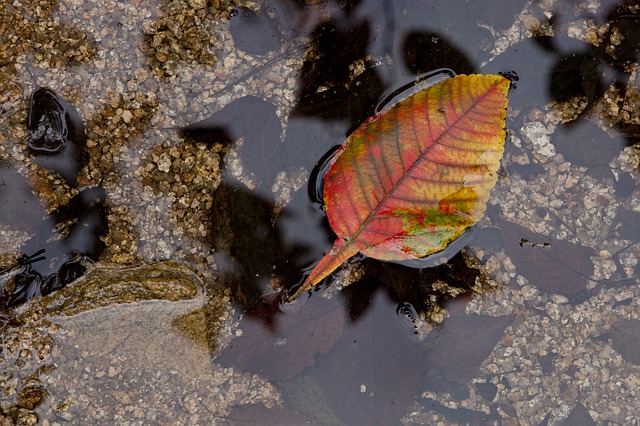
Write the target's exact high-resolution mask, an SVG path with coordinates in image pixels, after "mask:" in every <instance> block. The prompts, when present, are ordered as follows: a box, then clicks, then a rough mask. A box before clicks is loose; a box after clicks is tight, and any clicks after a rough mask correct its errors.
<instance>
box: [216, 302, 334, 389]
mask: <svg viewBox="0 0 640 426" xmlns="http://www.w3.org/2000/svg"><path fill="white" fill-rule="evenodd" d="M279 297H280V296H279V295H276V297H275V298H273V297H271V298H269V297H265V298H263V299H261V300H260V301H258V302H257V303H256V304H255V306H254V307H253V308H252V309H251V310H250V311H248V312H247V313H246V314H245V316H244V317H243V319H242V321H241V323H240V327H241V329H242V335H241V336H240V337H237V338H235V339H234V340H233V341H232V342H231V344H230V345H229V347H227V348H226V349H225V350H224V352H222V353H221V354H220V356H219V357H218V358H217V359H216V362H219V363H220V364H222V365H224V366H233V367H236V368H240V369H242V370H246V371H250V372H252V373H256V374H261V375H263V376H264V377H266V378H268V379H278V380H287V379H291V378H292V377H295V376H296V375H298V374H299V373H300V372H301V371H302V370H304V369H305V368H306V367H309V366H311V365H314V364H315V363H316V359H317V356H318V354H321V353H326V352H328V351H330V350H331V348H333V346H334V345H335V344H336V342H337V341H338V339H340V336H341V335H342V330H343V326H344V322H345V313H344V310H343V309H342V306H341V305H340V304H339V303H337V299H336V298H334V299H333V300H327V299H324V298H321V297H312V298H309V300H307V301H306V303H305V305H304V309H301V310H299V311H298V312H291V311H287V312H283V311H282V310H281V306H280V303H279V302H280V299H279ZM287 307H288V308H289V309H291V308H292V305H287Z"/></svg>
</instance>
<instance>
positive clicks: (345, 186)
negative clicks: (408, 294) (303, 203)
mask: <svg viewBox="0 0 640 426" xmlns="http://www.w3.org/2000/svg"><path fill="white" fill-rule="evenodd" d="M508 89H509V80H507V79H506V78H504V77H501V76H496V75H486V76H482V75H470V76H466V75H460V76H457V77H454V78H452V79H449V80H445V81H443V82H440V83H438V84H436V85H434V86H432V87H430V88H428V89H426V90H423V91H421V92H418V93H416V94H414V95H413V96H411V97H409V98H407V99H405V100H403V101H401V102H399V103H397V104H396V105H394V106H393V107H391V108H389V109H388V110H386V111H383V112H382V113H380V114H378V115H375V116H373V117H372V118H370V119H369V120H367V121H366V122H365V123H364V124H363V125H362V126H360V127H359V128H358V129H357V130H356V131H355V132H354V133H352V134H351V136H349V138H347V140H346V142H345V143H344V144H343V145H342V147H341V148H340V150H338V152H337V155H336V157H335V159H334V160H333V163H332V164H331V167H330V169H329V171H328V172H327V173H326V175H325V183H324V203H325V207H326V210H327V218H328V219H329V223H330V225H331V228H332V229H333V231H334V232H335V233H336V234H337V239H336V241H335V243H334V246H333V248H332V250H331V251H330V252H329V253H327V254H326V255H325V257H324V258H323V259H322V260H321V261H320V263H318V265H316V267H315V268H314V269H313V271H312V272H311V274H310V275H309V277H308V278H307V279H306V281H305V282H304V283H303V285H302V286H301V287H300V288H299V289H298V291H297V292H296V293H295V294H294V295H293V296H291V299H294V298H296V297H297V296H298V295H299V294H300V293H302V292H304V291H306V290H308V289H310V288H311V287H313V286H315V285H316V284H318V283H319V282H320V281H321V280H322V279H324V278H325V277H326V276H328V275H329V274H331V273H332V272H333V271H334V270H335V269H336V268H338V267H339V266H340V265H341V264H342V263H343V262H344V261H346V260H347V259H349V258H350V257H352V256H353V255H355V254H356V253H358V252H361V253H363V254H365V255H367V256H370V257H373V258H376V259H380V260H409V259H417V258H422V257H425V256H428V255H429V254H432V253H435V252H438V251H440V250H442V249H444V248H445V247H446V246H447V244H448V243H449V242H451V241H452V240H454V239H455V238H457V237H458V236H460V235H461V234H462V233H463V232H464V231H465V229H467V228H468V227H470V226H472V225H474V224H475V223H476V221H478V220H479V219H480V218H481V217H482V215H483V214H484V211H485V209H486V202H487V200H488V198H489V192H490V190H491V189H492V188H493V186H494V185H495V183H496V181H497V174H496V172H497V170H498V167H499V165H500V159H501V157H502V151H503V145H504V139H505V132H504V126H505V117H506V108H507V97H506V95H507V90H508Z"/></svg>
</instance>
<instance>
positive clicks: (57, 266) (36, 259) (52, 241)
mask: <svg viewBox="0 0 640 426" xmlns="http://www.w3.org/2000/svg"><path fill="white" fill-rule="evenodd" d="M105 198H106V192H105V191H104V189H103V188H101V187H96V188H89V189H85V190H83V191H82V192H80V193H79V194H77V195H75V196H74V197H73V198H72V199H71V200H70V201H69V203H68V204H66V205H64V206H61V207H59V208H57V209H56V210H54V211H53V212H52V213H51V214H50V215H49V216H48V217H47V218H45V219H44V220H42V223H41V225H40V231H39V232H38V233H37V234H36V235H35V236H34V237H33V238H31V239H30V240H29V241H27V243H26V244H25V245H24V247H22V252H23V253H25V254H24V255H23V256H22V257H21V258H20V259H19V260H18V262H17V264H16V265H13V266H10V267H8V268H5V269H3V270H2V271H0V277H1V278H2V281H3V283H2V284H3V286H4V289H3V293H2V295H1V296H0V306H12V305H17V304H20V303H24V302H26V301H28V300H30V299H32V298H34V297H38V296H43V295H46V294H49V293H51V292H53V291H55V290H58V289H60V288H62V287H64V286H66V285H67V284H70V283H71V282H73V281H75V280H76V279H77V278H79V277H80V276H81V275H82V274H84V272H85V271H86V266H85V265H84V263H85V262H92V261H96V260H97V259H98V257H100V254H102V251H103V250H104V247H105V244H104V243H103V242H102V240H101V237H104V236H105V235H106V232H107V212H106V209H105V206H104V202H105ZM63 235H64V237H62V236H63Z"/></svg>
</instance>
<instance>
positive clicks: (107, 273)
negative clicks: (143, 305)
mask: <svg viewBox="0 0 640 426" xmlns="http://www.w3.org/2000/svg"><path fill="white" fill-rule="evenodd" d="M200 288H202V279H201V278H200V276H199V275H198V274H197V273H196V272H195V271H194V270H193V269H192V268H191V267H189V266H188V265H186V264H183V263H179V262H174V261H164V262H158V263H154V264H149V265H143V266H138V267H133V268H131V267H128V268H123V267H102V266H101V267H97V268H95V269H93V270H92V271H90V272H89V273H88V274H87V275H86V276H84V277H82V278H81V279H79V280H78V281H76V282H74V283H73V284H71V285H69V286H67V287H65V288H63V289H61V290H60V291H57V292H55V293H54V294H52V295H50V296H46V297H44V298H43V300H42V305H43V306H46V307H47V308H46V310H47V312H48V313H49V314H52V315H56V314H61V315H68V316H70V315H75V314H78V313H80V312H85V311H89V310H92V309H95V308H100V307H104V306H109V305H113V304H122V303H135V302H141V301H144V300H166V301H171V302H175V301H178V300H189V299H193V298H194V297H195V296H196V294H197V293H198V290H199V289H200Z"/></svg>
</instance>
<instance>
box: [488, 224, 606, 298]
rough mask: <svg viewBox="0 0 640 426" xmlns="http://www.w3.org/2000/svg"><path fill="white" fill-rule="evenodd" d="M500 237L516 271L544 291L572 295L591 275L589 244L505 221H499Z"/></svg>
mask: <svg viewBox="0 0 640 426" xmlns="http://www.w3.org/2000/svg"><path fill="white" fill-rule="evenodd" d="M499 224H500V228H501V229H502V238H503V241H504V246H505V250H506V252H507V255H508V256H509V258H510V259H511V260H512V261H513V263H514V264H515V265H516V268H518V273H519V274H521V275H523V276H524V277H525V278H527V279H528V280H529V281H530V282H531V284H533V285H534V286H536V287H537V288H539V289H541V290H543V291H546V292H548V293H557V294H564V295H573V294H577V293H580V292H581V291H583V290H584V289H585V288H586V286H587V284H588V278H589V277H590V276H591V275H593V270H594V268H593V262H592V261H591V257H592V256H593V257H595V256H596V253H595V250H593V249H592V248H590V247H585V246H580V245H577V244H573V243H571V242H569V241H565V240H558V239H556V238H553V237H550V236H548V235H542V234H538V233H535V232H532V231H529V230H528V229H526V228H524V227H522V226H520V225H517V224H515V223H513V222H508V221H506V220H501V221H500V223H499Z"/></svg>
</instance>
